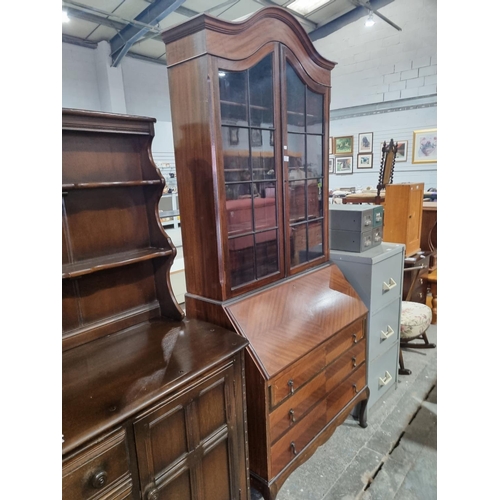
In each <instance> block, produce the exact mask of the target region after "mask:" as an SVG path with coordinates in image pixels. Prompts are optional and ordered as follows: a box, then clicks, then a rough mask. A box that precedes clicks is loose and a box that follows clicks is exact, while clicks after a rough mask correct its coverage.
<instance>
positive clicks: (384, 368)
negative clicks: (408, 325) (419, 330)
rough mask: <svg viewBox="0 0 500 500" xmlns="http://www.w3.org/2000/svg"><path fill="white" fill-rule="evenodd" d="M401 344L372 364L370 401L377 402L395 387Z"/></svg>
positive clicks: (397, 344)
mask: <svg viewBox="0 0 500 500" xmlns="http://www.w3.org/2000/svg"><path fill="white" fill-rule="evenodd" d="M398 349H399V343H398V342H396V343H395V344H394V345H393V346H392V347H391V348H390V349H389V350H388V351H387V352H386V353H385V354H382V356H380V357H378V358H377V359H375V360H373V361H371V362H370V380H369V381H368V387H369V388H370V399H371V398H372V397H373V400H374V401H377V400H378V399H379V398H380V397H382V396H383V395H384V394H385V393H386V392H387V391H388V390H389V389H390V388H391V387H394V384H395V383H396V377H397V368H398V362H399V357H398V355H399V352H398Z"/></svg>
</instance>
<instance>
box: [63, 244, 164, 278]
mask: <svg viewBox="0 0 500 500" xmlns="http://www.w3.org/2000/svg"><path fill="white" fill-rule="evenodd" d="M172 254H173V250H171V249H169V248H141V249H137V250H132V251H129V252H121V253H116V254H112V255H106V256H104V257H95V258H92V259H87V260H82V261H80V262H72V263H70V264H64V265H63V266H62V277H63V279H64V278H77V277H79V276H83V275H85V274H91V273H95V272H99V271H104V270H106V269H112V268H114V267H120V266H126V265H129V264H135V263H136V262H141V261H145V260H151V259H156V258H158V257H165V256H167V255H172Z"/></svg>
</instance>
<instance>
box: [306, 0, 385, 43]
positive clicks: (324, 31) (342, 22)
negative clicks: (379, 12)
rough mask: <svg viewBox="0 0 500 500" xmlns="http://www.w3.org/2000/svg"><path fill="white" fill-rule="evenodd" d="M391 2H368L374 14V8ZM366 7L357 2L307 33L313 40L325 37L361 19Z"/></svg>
mask: <svg viewBox="0 0 500 500" xmlns="http://www.w3.org/2000/svg"><path fill="white" fill-rule="evenodd" d="M392 2H394V0H371V2H370V6H371V10H373V13H374V14H375V10H376V9H380V8H381V7H385V6H386V5H388V4H390V3H392ZM366 9H367V7H365V6H362V5H361V4H359V6H358V7H354V8H353V9H352V10H350V11H349V12H347V14H344V15H343V16H340V17H337V18H336V19H334V20H333V21H330V22H329V23H326V24H323V25H322V26H320V27H319V28H317V29H316V30H314V31H311V32H310V33H309V37H310V38H311V40H312V41H313V42H314V41H316V40H319V39H320V38H325V37H327V36H328V35H331V34H332V33H334V32H335V31H338V30H339V29H341V28H343V27H344V26H347V25H348V24H351V23H353V22H355V21H357V20H358V19H361V18H362V17H366V15H367V12H366Z"/></svg>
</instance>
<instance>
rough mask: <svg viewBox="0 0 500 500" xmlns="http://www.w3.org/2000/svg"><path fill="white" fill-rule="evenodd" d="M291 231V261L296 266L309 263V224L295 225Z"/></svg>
mask: <svg viewBox="0 0 500 500" xmlns="http://www.w3.org/2000/svg"><path fill="white" fill-rule="evenodd" d="M290 231H291V232H290V261H291V263H292V266H296V265H298V264H302V263H303V262H307V224H305V223H304V224H295V225H293V226H291V228H290Z"/></svg>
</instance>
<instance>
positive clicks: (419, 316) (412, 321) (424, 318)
mask: <svg viewBox="0 0 500 500" xmlns="http://www.w3.org/2000/svg"><path fill="white" fill-rule="evenodd" d="M426 271H427V267H426V266H423V265H422V266H415V267H410V268H407V269H404V272H413V273H414V277H413V280H412V282H411V285H410V288H409V289H408V293H407V294H406V298H405V300H403V302H402V304H401V328H400V333H401V335H400V337H401V338H400V345H399V374H400V375H410V374H411V370H409V369H408V368H405V365H404V360H403V352H402V349H403V348H404V347H411V348H412V349H434V348H435V347H436V344H433V343H431V342H429V339H428V338H427V333H426V332H427V329H428V328H429V325H430V324H431V321H432V310H431V308H430V307H429V306H427V305H426V304H421V303H420V302H413V301H411V300H410V299H411V296H412V293H413V290H414V289H415V285H416V284H417V282H418V280H419V279H420V278H421V277H422V275H423V274H424V273H425V272H426ZM418 340H421V341H423V342H416V341H418Z"/></svg>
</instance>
